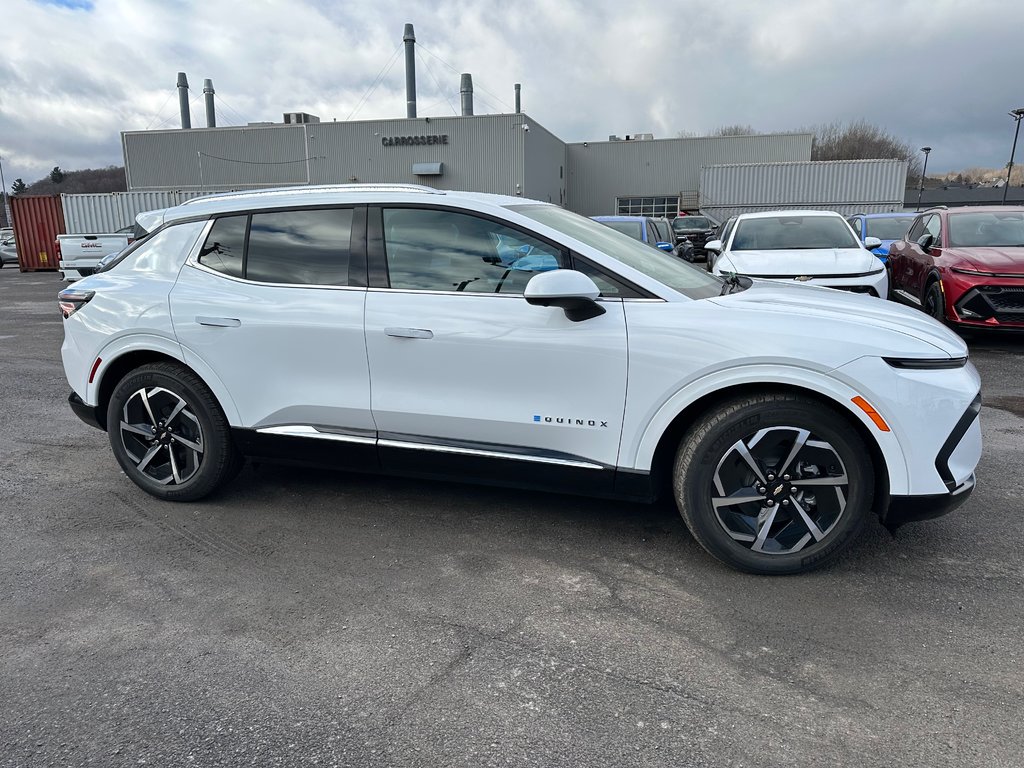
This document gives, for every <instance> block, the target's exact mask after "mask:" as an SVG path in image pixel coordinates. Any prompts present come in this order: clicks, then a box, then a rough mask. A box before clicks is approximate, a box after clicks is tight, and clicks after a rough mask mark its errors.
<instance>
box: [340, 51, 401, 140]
mask: <svg viewBox="0 0 1024 768" xmlns="http://www.w3.org/2000/svg"><path fill="white" fill-rule="evenodd" d="M402 45H403V43H399V44H398V47H397V48H395V52H394V53H392V54H391V58H389V59H388V61H387V63H386V64H385V65H384V66H383V67H382V68H381V70H380V72H378V73H377V77H375V78H374V79H373V82H372V83H371V84H370V87H369V89H367V91H366V93H364V94H363V97H362V98H361V99H360V100H359V101H358V102H356V106H355V108H354V109H353V110H352V112H351V114H349V116H348V117H346V118H345V122H348V121H349V120H351V119H352V117H353V115H355V114H356V112H358V111H359V110H360V109H362V107H363V104H365V103H366V101H367V100H368V99H369V98H370V96H371V95H373V92H374V91H375V90H377V86H378V85H380V83H381V81H382V80H383V79H384V78H385V77H386V76H387V73H388V72H390V71H391V67H393V66H394V64H395V61H396V60H397V59H398V52H399V51H401V50H402Z"/></svg>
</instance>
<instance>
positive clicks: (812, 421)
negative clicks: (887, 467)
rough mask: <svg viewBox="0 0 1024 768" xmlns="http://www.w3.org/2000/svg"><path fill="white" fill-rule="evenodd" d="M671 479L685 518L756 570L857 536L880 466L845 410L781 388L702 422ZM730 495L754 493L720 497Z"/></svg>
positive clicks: (715, 548) (829, 554)
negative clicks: (840, 410) (843, 411)
mask: <svg viewBox="0 0 1024 768" xmlns="http://www.w3.org/2000/svg"><path fill="white" fill-rule="evenodd" d="M804 432H806V433H807V434H806V435H804ZM759 435H760V437H758V436H759ZM801 437H802V438H803V440H804V442H803V443H802V447H801V448H800V449H799V450H798V451H797V453H796V454H794V455H792V456H791V453H792V451H793V449H794V448H795V447H796V444H797V442H798V441H799V440H800V438H801ZM741 442H742V445H743V448H739V447H738V446H740V445H741ZM822 445H826V446H827V448H825V447H822ZM744 450H745V451H746V453H747V455H748V456H750V457H751V460H752V461H753V462H754V465H756V466H757V467H758V470H757V472H760V478H759V477H758V475H757V474H756V473H755V470H754V469H753V466H752V465H751V464H750V462H748V461H747V460H746V459H745V458H744V457H743V455H742V453H743V451H744ZM787 459H790V460H789V462H788V464H786V465H785V466H780V465H781V464H784V463H785V462H786V460H787ZM780 470H784V471H783V475H782V476H781V477H777V476H775V473H776V472H778V471H780ZM716 478H717V482H718V483H719V484H721V491H720V490H719V486H718V485H716ZM768 478H774V481H769V480H768ZM784 478H785V479H784ZM673 488H674V491H675V498H676V504H677V506H678V507H679V512H680V514H681V515H682V517H683V520H684V521H685V522H686V525H687V527H688V528H689V529H690V532H691V533H692V534H693V537H694V538H695V539H696V540H697V542H698V543H699V544H700V545H701V546H702V547H703V548H704V549H706V550H707V551H708V552H709V553H710V554H711V555H713V556H714V557H716V558H718V559H719V560H721V561H722V562H723V563H726V564H727V565H730V566H732V567H733V568H736V569H738V570H741V571H746V572H748V573H757V574H766V575H773V574H788V573H800V572H804V571H809V570H812V569H814V568H818V567H820V566H823V565H825V564H827V563H829V562H831V561H833V560H834V559H835V558H836V557H837V556H838V555H839V554H840V553H841V552H842V551H843V550H845V549H846V548H847V547H849V546H850V545H851V544H852V543H853V542H854V541H855V540H856V538H857V536H858V535H859V534H860V532H861V531H862V530H863V527H864V521H865V520H866V519H867V517H868V515H869V513H870V511H871V505H872V500H873V496H874V469H873V467H872V464H871V460H870V458H869V454H868V450H867V446H865V444H864V441H863V440H862V439H861V438H860V437H859V435H858V434H857V432H856V430H855V429H853V428H851V425H850V423H849V421H848V420H847V419H846V418H845V417H843V416H842V415H841V414H840V413H839V412H838V411H836V410H834V409H832V408H831V407H829V406H827V405H824V404H822V403H820V402H818V401H815V400H812V399H810V398H806V397H802V396H800V395H796V394H789V393H775V394H766V395H757V396H751V397H743V398H738V399H736V400H732V401H730V402H727V403H724V404H722V405H720V406H718V407H717V408H715V409H714V410H713V411H711V412H709V413H708V414H706V415H705V416H704V417H703V418H701V419H700V420H699V421H698V422H697V423H696V424H694V425H693V427H691V429H690V430H689V432H688V433H687V434H686V435H685V436H684V438H683V440H682V441H681V443H680V446H679V451H678V453H677V454H676V461H675V468H674V474H673ZM762 489H763V491H762ZM820 489H827V490H820ZM730 496H731V497H733V498H734V499H735V498H749V499H750V501H747V502H742V503H740V502H736V501H733V500H730V501H729V503H724V504H723V503H721V502H722V501H724V500H725V499H726V497H730ZM715 501H719V504H717V505H716V504H715ZM769 503H770V504H771V506H768V505H769ZM719 510H721V513H720V512H719ZM807 521H810V523H811V524H813V525H814V529H813V530H812V527H811V525H810V524H808V522H807ZM730 531H731V533H730ZM743 537H748V538H743Z"/></svg>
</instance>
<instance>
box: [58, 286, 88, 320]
mask: <svg viewBox="0 0 1024 768" xmlns="http://www.w3.org/2000/svg"><path fill="white" fill-rule="evenodd" d="M95 295H96V291H82V290H79V289H78V288H65V289H64V290H63V291H61V292H60V293H58V294H57V306H58V307H60V312H61V314H62V315H64V319H65V320H67V319H68V318H69V317H71V316H72V315H73V314H75V312H77V311H78V310H80V309H81V308H82V307H84V306H85V305H86V304H88V303H89V301H90V299H92V297H93V296H95Z"/></svg>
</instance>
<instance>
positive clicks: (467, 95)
mask: <svg viewBox="0 0 1024 768" xmlns="http://www.w3.org/2000/svg"><path fill="white" fill-rule="evenodd" d="M459 93H460V94H461V95H462V114H463V115H472V114H473V76H472V75H471V74H469V73H468V72H463V73H462V82H461V83H460V84H459Z"/></svg>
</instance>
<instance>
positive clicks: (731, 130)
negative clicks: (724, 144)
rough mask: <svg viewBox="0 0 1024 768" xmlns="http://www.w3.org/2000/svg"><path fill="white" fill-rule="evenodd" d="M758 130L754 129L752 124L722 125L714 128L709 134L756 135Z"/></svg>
mask: <svg viewBox="0 0 1024 768" xmlns="http://www.w3.org/2000/svg"><path fill="white" fill-rule="evenodd" d="M757 134H758V131H755V130H754V129H753V127H752V126H749V125H739V124H736V125H723V126H721V127H719V128H715V130H713V131H712V132H711V133H709V134H708V135H709V136H756V135H757Z"/></svg>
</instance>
